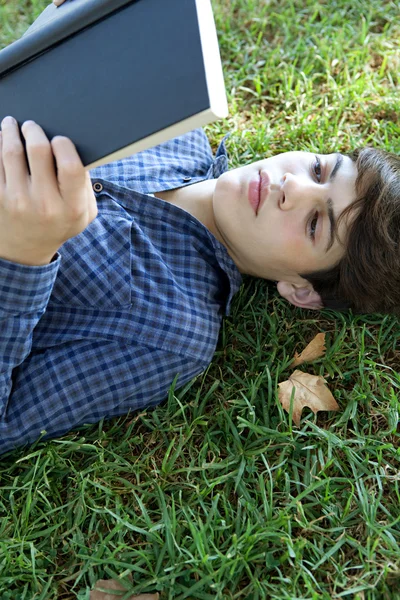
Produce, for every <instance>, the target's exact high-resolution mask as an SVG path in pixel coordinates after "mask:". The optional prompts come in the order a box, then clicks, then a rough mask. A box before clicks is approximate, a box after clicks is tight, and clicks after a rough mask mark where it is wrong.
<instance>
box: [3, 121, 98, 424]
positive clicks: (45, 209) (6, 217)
mask: <svg viewBox="0 0 400 600" xmlns="http://www.w3.org/2000/svg"><path fill="white" fill-rule="evenodd" d="M22 132H23V134H24V137H25V141H26V154H27V160H26V158H25V153H24V149H23V145H22V142H21V138H20V135H19V129H18V126H17V124H16V123H15V121H14V120H12V119H11V120H10V119H5V120H4V121H3V122H2V131H1V132H0V294H1V303H0V306H1V308H0V328H1V329H0V415H2V414H4V412H5V410H6V406H7V402H8V399H9V395H10V391H11V386H12V374H13V370H14V369H15V368H16V367H17V366H18V365H20V364H22V363H23V362H24V360H26V359H27V357H28V355H29V353H30V350H31V345H32V335H33V331H34V328H35V326H36V325H37V323H38V321H39V319H40V318H41V316H42V314H43V313H44V311H45V310H46V306H47V303H48V299H49V297H50V294H51V291H52V287H53V284H54V281H55V278H56V275H57V270H58V265H59V260H60V259H59V257H57V256H56V254H57V250H58V248H59V247H60V246H61V245H62V244H63V243H64V241H66V240H67V239H69V238H70V237H74V236H75V235H77V234H78V233H80V232H81V231H83V230H84V229H85V228H86V226H87V225H88V224H89V223H90V222H91V221H92V220H93V219H94V218H95V216H96V215H97V206H96V199H95V196H94V193H93V191H92V187H91V182H90V178H89V175H88V174H87V173H86V172H85V169H84V167H83V165H82V163H81V161H80V159H79V156H78V153H77V152H76V149H75V147H74V145H73V144H72V142H71V141H70V140H68V139H67V138H62V137H56V138H54V139H53V140H52V141H51V142H49V140H48V139H47V137H46V136H45V134H44V132H43V130H42V129H41V128H40V127H39V126H38V125H36V124H35V123H33V122H32V121H30V122H27V123H24V125H23V127H22ZM28 164H29V170H30V173H29V170H28ZM56 166H57V171H56Z"/></svg>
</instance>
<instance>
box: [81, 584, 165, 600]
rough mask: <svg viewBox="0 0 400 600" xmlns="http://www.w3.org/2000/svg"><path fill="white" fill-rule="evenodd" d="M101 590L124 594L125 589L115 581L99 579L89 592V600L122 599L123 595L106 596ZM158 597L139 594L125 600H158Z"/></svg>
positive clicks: (156, 595) (157, 595)
mask: <svg viewBox="0 0 400 600" xmlns="http://www.w3.org/2000/svg"><path fill="white" fill-rule="evenodd" d="M96 588H97V589H96ZM102 590H111V591H121V592H126V587H124V586H123V585H122V583H121V582H119V581H117V580H115V579H99V581H98V582H97V583H96V585H95V587H94V589H93V590H92V591H91V592H90V600H118V598H123V597H124V596H123V594H122V595H120V594H118V595H116V594H108V593H107V592H106V591H102ZM159 597H160V595H159V594H158V593H157V594H139V596H129V598H127V600H158V599H159Z"/></svg>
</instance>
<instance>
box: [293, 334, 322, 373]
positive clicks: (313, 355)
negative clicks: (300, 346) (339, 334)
mask: <svg viewBox="0 0 400 600" xmlns="http://www.w3.org/2000/svg"><path fill="white" fill-rule="evenodd" d="M325 335H326V334H325V333H317V335H316V336H315V338H314V339H313V340H311V342H310V343H309V344H308V345H307V346H306V347H305V348H304V350H303V352H302V353H301V354H298V353H297V352H295V354H294V359H293V362H292V363H291V364H290V368H291V369H293V368H294V367H298V366H299V365H302V364H303V363H305V362H311V361H313V360H316V359H317V358H321V356H324V354H325V352H326V348H325Z"/></svg>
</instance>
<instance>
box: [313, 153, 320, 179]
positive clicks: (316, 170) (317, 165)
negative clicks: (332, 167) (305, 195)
mask: <svg viewBox="0 0 400 600" xmlns="http://www.w3.org/2000/svg"><path fill="white" fill-rule="evenodd" d="M313 171H314V174H315V177H316V178H317V181H318V183H321V177H322V168H321V161H320V160H319V158H318V156H315V162H314V164H313Z"/></svg>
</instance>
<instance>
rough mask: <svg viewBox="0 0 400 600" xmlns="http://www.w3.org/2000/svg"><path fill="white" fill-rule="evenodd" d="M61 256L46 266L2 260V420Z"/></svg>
mask: <svg viewBox="0 0 400 600" xmlns="http://www.w3.org/2000/svg"><path fill="white" fill-rule="evenodd" d="M60 260H61V258H60V256H59V255H58V254H56V256H55V257H54V259H53V261H52V262H51V263H49V264H48V265H43V266H38V267H35V266H27V265H20V264H17V263H13V262H9V261H7V260H4V259H0V298H1V303H0V418H1V416H2V415H3V414H4V412H5V410H6V406H7V400H8V398H9V396H10V392H11V385H12V372H13V370H14V369H15V368H16V367H18V365H20V364H21V363H23V361H24V360H25V359H26V357H27V356H28V355H29V353H30V351H31V347H32V336H33V331H34V329H35V327H36V325H37V323H38V322H39V320H40V318H41V317H42V315H43V313H44V312H45V310H46V307H47V303H48V301H49V298H50V294H51V291H52V289H53V285H54V281H55V279H56V275H57V272H58V268H59V265H60Z"/></svg>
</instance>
